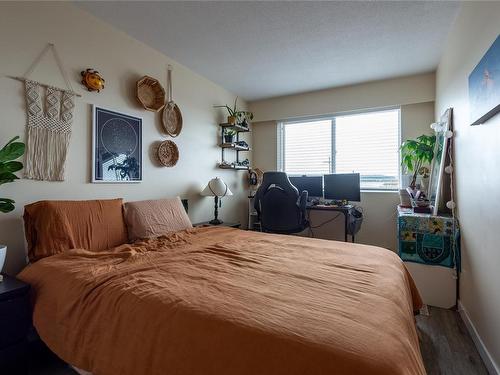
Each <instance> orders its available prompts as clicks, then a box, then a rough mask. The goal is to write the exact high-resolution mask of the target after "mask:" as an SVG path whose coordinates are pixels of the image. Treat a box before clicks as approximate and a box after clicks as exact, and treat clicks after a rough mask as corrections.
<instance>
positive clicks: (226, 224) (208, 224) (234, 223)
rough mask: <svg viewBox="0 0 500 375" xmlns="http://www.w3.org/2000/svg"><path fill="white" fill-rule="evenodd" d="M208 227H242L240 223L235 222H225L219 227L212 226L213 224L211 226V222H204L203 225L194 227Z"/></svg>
mask: <svg viewBox="0 0 500 375" xmlns="http://www.w3.org/2000/svg"><path fill="white" fill-rule="evenodd" d="M206 226H214V227H231V228H239V227H241V223H240V222H233V223H231V222H223V223H222V224H219V225H212V224H210V222H209V221H204V222H202V223H196V224H193V227H206Z"/></svg>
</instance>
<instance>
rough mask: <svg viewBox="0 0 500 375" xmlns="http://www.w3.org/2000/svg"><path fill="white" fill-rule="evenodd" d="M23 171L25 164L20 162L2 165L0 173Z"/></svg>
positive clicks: (0, 164)
mask: <svg viewBox="0 0 500 375" xmlns="http://www.w3.org/2000/svg"><path fill="white" fill-rule="evenodd" d="M21 169H23V163H21V162H20V161H8V162H6V163H0V173H5V172H12V173H13V172H17V171H20V170H21Z"/></svg>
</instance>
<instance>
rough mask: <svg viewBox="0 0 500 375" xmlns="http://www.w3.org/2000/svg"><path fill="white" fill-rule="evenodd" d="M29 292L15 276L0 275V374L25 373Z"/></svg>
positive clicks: (28, 326) (29, 309)
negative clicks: (1, 278) (1, 276)
mask: <svg viewBox="0 0 500 375" xmlns="http://www.w3.org/2000/svg"><path fill="white" fill-rule="evenodd" d="M29 290H30V286H29V285H28V284H26V283H24V282H22V281H21V280H18V279H16V278H15V277H11V276H7V275H3V281H2V282H0V332H1V334H0V369H1V371H0V372H2V373H5V374H14V373H15V374H23V373H27V370H28V369H27V364H28V363H29V361H28V360H27V353H28V337H27V336H28V331H29V329H30V327H31V307H30V298H29ZM4 371H5V372H4Z"/></svg>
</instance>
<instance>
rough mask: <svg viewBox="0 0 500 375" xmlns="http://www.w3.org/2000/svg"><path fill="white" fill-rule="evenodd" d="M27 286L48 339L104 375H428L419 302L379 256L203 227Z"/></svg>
mask: <svg viewBox="0 0 500 375" xmlns="http://www.w3.org/2000/svg"><path fill="white" fill-rule="evenodd" d="M19 278H20V279H22V280H23V281H25V282H28V283H30V284H31V286H32V290H33V291H34V295H33V303H34V316H33V321H34V325H35V327H36V329H37V331H38V333H39V335H40V337H41V338H42V340H43V341H44V342H45V343H46V344H47V345H48V347H49V348H50V349H51V350H52V351H54V352H55V353H56V354H57V355H58V356H59V357H61V358H62V359H63V360H65V361H66V362H68V363H71V364H72V365H74V366H76V367H78V368H79V369H82V370H85V371H89V372H91V373H93V374H94V375H116V374H121V375H129V374H130V375H132V374H133V375H137V374H155V375H156V374H158V375H160V374H162V375H164V374H204V375H212V374H213V375H215V374H217V375H225V374H228V375H229V374H238V375H247V374H248V375H255V374H278V375H281V374H283V375H284V374H287V375H294V374H375V375H376V374H384V375H391V374H425V369H424V366H423V363H422V358H421V354H420V350H419V343H418V337H417V332H416V328H415V321H414V311H416V310H417V309H418V308H420V306H421V300H420V297H419V295H418V291H417V290H416V288H415V286H414V283H413V281H412V279H411V277H410V275H409V274H408V272H407V271H406V269H405V267H404V265H403V263H402V262H401V260H400V259H399V258H398V257H397V255H396V254H394V253H393V252H391V251H389V250H386V249H382V248H379V247H373V246H366V245H359V244H351V243H344V242H337V241H326V240H319V239H310V238H303V237H298V236H282V235H273V234H263V233H256V232H249V231H242V230H238V229H233V228H225V227H205V228H194V229H189V230H185V231H180V232H175V233H171V234H169V235H166V236H162V237H159V238H155V239H149V240H145V241H140V242H137V243H135V244H133V245H122V246H119V247H117V248H115V249H112V250H110V251H104V252H90V251H86V250H81V249H74V250H70V251H67V252H65V253H62V254H57V255H53V256H51V257H48V258H44V259H42V260H40V261H38V262H36V263H34V264H32V265H30V266H28V267H27V268H26V269H25V270H23V272H22V273H21V274H20V275H19Z"/></svg>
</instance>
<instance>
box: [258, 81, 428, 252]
mask: <svg viewBox="0 0 500 375" xmlns="http://www.w3.org/2000/svg"><path fill="white" fill-rule="evenodd" d="M434 77H435V76H434V74H424V75H419V76H411V77H404V78H399V79H391V80H386V81H378V82H370V83H366V84H360V85H355V86H349V87H340V88H336V89H330V90H323V91H318V92H313V93H305V94H299V95H291V96H285V97H281V98H274V99H269V100H265V101H258V102H251V103H249V106H250V108H251V110H253V111H254V113H255V115H256V118H257V120H259V119H260V120H261V122H258V123H254V129H253V134H252V138H253V141H252V143H253V159H254V165H255V167H258V168H261V169H262V170H264V171H266V170H276V169H277V130H276V121H272V120H279V119H287V118H292V117H301V116H311V115H321V114H334V113H341V112H346V111H352V110H359V109H368V108H377V107H387V106H396V105H397V106H401V138H402V140H403V141H404V140H406V139H408V138H414V137H416V136H418V135H421V134H423V133H430V128H429V125H430V124H431V123H432V122H434V93H435V88H434ZM398 203H399V195H398V193H397V192H362V193H361V204H360V205H361V206H362V207H363V210H364V215H365V218H364V222H363V227H362V229H361V231H360V232H359V233H358V235H357V238H356V241H357V242H360V243H366V244H372V245H377V246H382V247H385V248H388V249H391V250H393V251H395V250H396V205H397V204H398ZM331 217H332V213H325V212H317V211H313V212H312V213H311V221H312V225H318V224H321V223H323V222H324V221H326V220H328V218H331ZM343 228H344V227H343V221H342V220H341V219H340V218H339V219H338V220H336V221H335V222H332V223H331V224H327V225H324V226H322V227H321V228H318V229H315V230H314V236H315V237H319V238H326V239H340V240H343Z"/></svg>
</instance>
